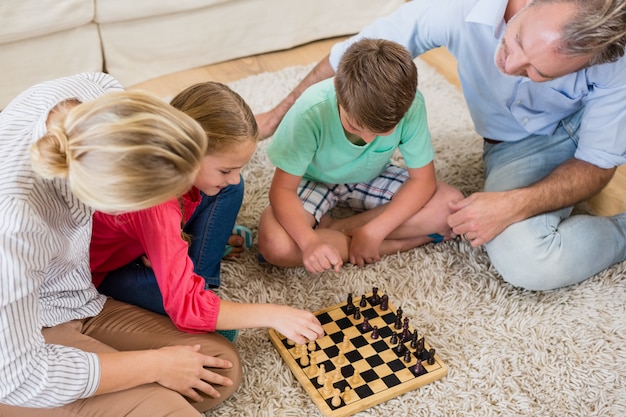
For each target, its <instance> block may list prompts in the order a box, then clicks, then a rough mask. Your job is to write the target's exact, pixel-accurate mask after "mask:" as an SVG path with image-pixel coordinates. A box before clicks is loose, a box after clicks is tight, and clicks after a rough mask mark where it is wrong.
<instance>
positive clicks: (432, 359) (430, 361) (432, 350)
mask: <svg viewBox="0 0 626 417" xmlns="http://www.w3.org/2000/svg"><path fill="white" fill-rule="evenodd" d="M427 363H428V364H429V365H434V364H435V348H430V350H429V351H428V361H427Z"/></svg>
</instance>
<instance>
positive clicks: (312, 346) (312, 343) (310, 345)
mask: <svg viewBox="0 0 626 417" xmlns="http://www.w3.org/2000/svg"><path fill="white" fill-rule="evenodd" d="M307 348H308V349H309V352H313V351H314V350H315V348H316V346H315V340H310V341H309V345H308V347H307Z"/></svg>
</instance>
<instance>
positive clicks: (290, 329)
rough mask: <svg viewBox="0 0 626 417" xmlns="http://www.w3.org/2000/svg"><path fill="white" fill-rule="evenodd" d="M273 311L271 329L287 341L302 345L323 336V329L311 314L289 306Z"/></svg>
mask: <svg viewBox="0 0 626 417" xmlns="http://www.w3.org/2000/svg"><path fill="white" fill-rule="evenodd" d="M275 311H276V313H277V314H275V315H274V319H273V324H272V327H273V328H274V329H276V330H277V331H278V332H280V333H281V334H282V335H284V336H285V337H287V338H288V339H291V340H293V341H294V342H296V343H298V344H300V345H303V344H305V343H307V342H308V341H309V340H316V339H319V338H320V337H322V336H324V329H323V328H322V325H321V323H320V321H319V320H318V319H317V317H315V315H314V314H313V313H311V312H309V311H306V310H300V309H297V308H293V307H289V306H280V308H278V309H276V310H275Z"/></svg>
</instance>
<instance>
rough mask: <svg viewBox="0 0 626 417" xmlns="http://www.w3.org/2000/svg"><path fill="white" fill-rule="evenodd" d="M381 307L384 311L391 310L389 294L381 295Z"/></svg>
mask: <svg viewBox="0 0 626 417" xmlns="http://www.w3.org/2000/svg"><path fill="white" fill-rule="evenodd" d="M380 309H381V310H382V311H387V310H389V296H388V295H387V294H383V296H382V297H380Z"/></svg>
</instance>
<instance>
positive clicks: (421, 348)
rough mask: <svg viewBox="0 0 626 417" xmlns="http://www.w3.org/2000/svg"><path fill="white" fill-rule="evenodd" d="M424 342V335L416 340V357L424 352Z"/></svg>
mask: <svg viewBox="0 0 626 417" xmlns="http://www.w3.org/2000/svg"><path fill="white" fill-rule="evenodd" d="M425 343H426V342H425V341H424V336H422V337H420V338H419V339H418V340H417V348H416V350H415V353H416V354H417V356H418V357H421V356H422V353H424V344H425Z"/></svg>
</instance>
